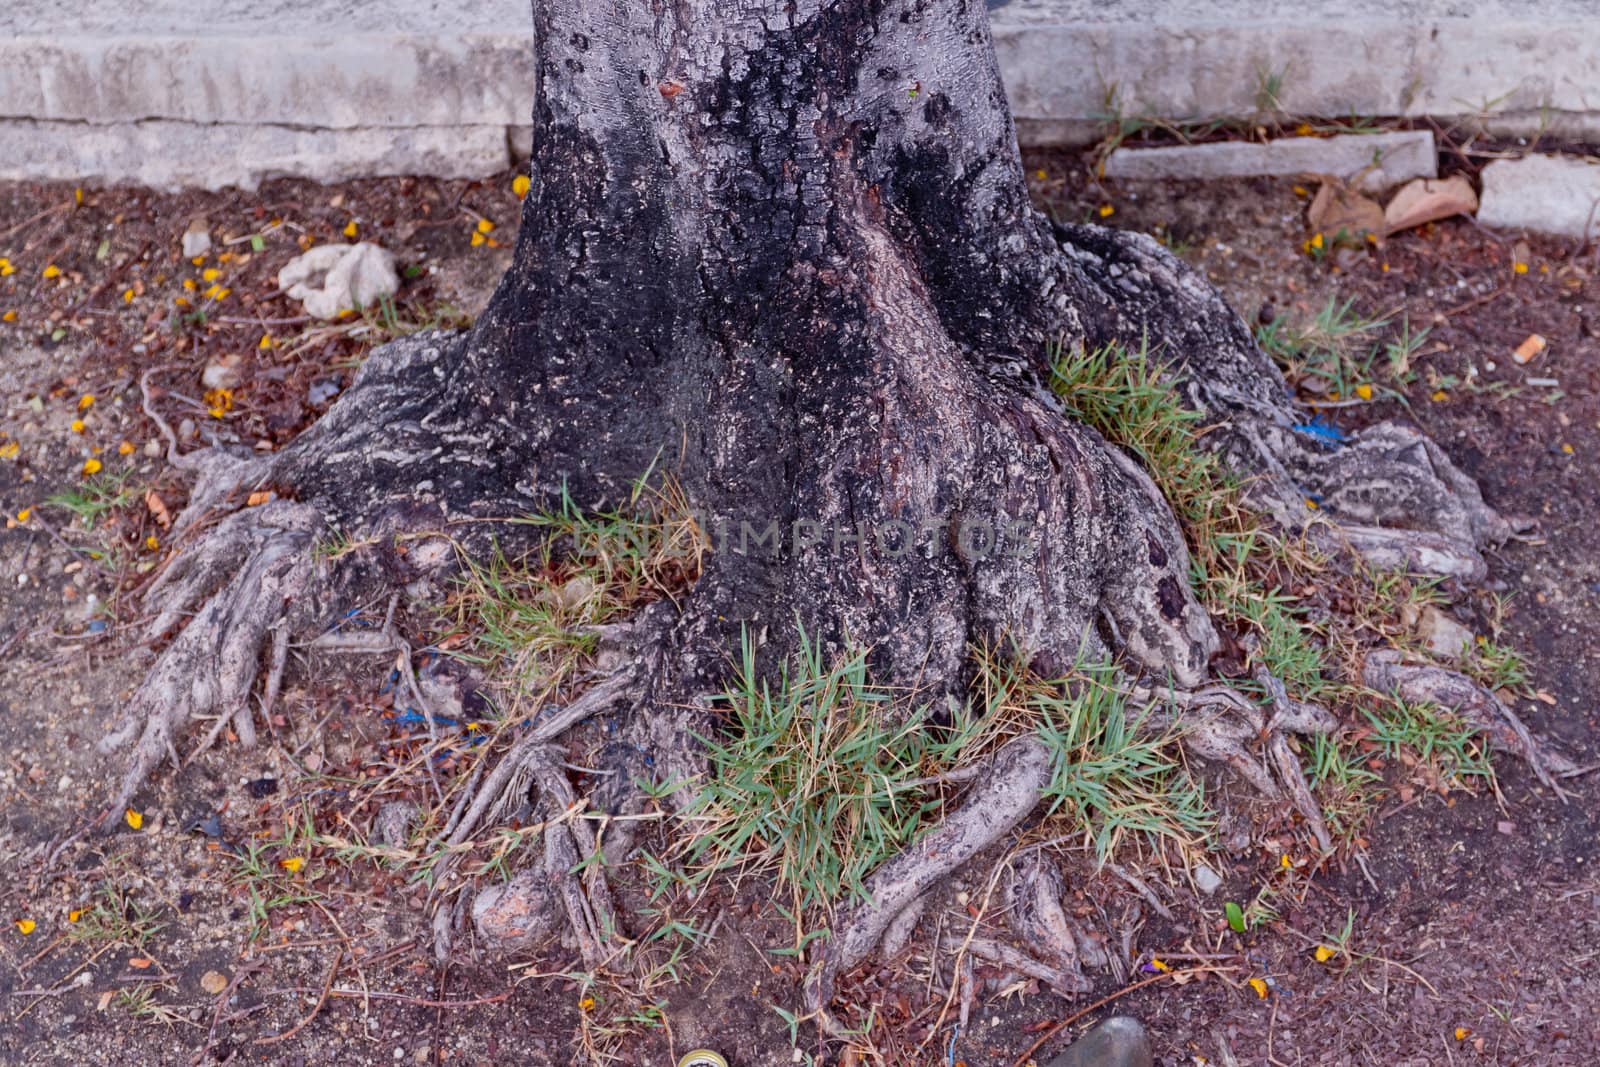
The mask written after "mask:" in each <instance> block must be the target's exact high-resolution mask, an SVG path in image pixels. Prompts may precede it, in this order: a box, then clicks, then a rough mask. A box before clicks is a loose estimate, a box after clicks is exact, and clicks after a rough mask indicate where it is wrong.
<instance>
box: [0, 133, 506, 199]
mask: <svg viewBox="0 0 1600 1067" xmlns="http://www.w3.org/2000/svg"><path fill="white" fill-rule="evenodd" d="M517 139H518V138H517V136H516V132H515V131H513V130H510V129H508V128H507V127H505V126H499V125H473V126H456V125H451V126H417V127H411V128H407V129H393V128H372V127H368V128H359V129H343V130H314V129H298V128H292V127H287V126H277V125H270V126H269V125H245V124H234V123H194V122H169V121H151V122H129V123H114V124H111V125H105V126H97V125H90V124H88V123H82V122H35V121H31V120H26V119H24V120H16V119H12V120H3V119H0V181H60V182H73V183H75V184H80V185H102V184H112V183H131V184H135V185H146V186H150V187H152V188H168V189H170V188H185V187H198V188H203V189H222V188H225V187H228V186H236V187H238V188H241V189H254V188H256V187H257V186H258V185H259V184H260V183H261V182H262V181H265V180H266V179H268V178H275V177H309V178H314V179H316V180H318V181H344V180H347V179H353V178H373V177H383V176H388V175H402V174H413V175H427V176H431V177H438V178H482V177H485V176H487V175H490V174H494V173H497V172H499V171H503V170H505V169H506V168H507V167H509V166H510V165H511V161H512V159H513V158H514V157H513V154H512V143H513V141H515V140H517Z"/></svg>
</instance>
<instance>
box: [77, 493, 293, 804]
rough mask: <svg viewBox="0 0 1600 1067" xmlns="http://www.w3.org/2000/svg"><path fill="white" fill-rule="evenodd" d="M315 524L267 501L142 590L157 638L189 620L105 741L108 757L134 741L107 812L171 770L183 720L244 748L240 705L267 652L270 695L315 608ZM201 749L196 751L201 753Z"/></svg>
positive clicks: (250, 723) (211, 534) (246, 710)
mask: <svg viewBox="0 0 1600 1067" xmlns="http://www.w3.org/2000/svg"><path fill="white" fill-rule="evenodd" d="M322 525H323V516H322V514H321V513H320V512H319V511H318V510H317V509H316V508H313V507H310V506H308V505H304V504H297V503H291V502H288V501H272V502H269V503H267V504H265V505H262V506H261V507H258V508H251V509H249V510H247V511H241V512H238V513H235V514H234V515H231V516H229V517H228V518H227V519H224V520H223V521H222V522H221V523H220V524H219V525H218V526H217V527H216V528H215V529H213V530H210V531H207V533H206V535H205V537H204V539H203V540H202V541H201V542H200V543H199V544H198V545H197V546H196V547H194V548H192V549H190V550H188V551H186V552H184V553H182V554H180V555H179V556H178V557H177V558H176V559H175V560H173V561H172V563H171V564H170V565H169V566H168V569H167V571H166V572H165V574H163V575H162V577H161V579H160V581H158V582H157V583H155V584H154V585H153V586H152V588H151V591H150V594H149V595H150V597H151V598H152V599H154V598H159V602H160V603H161V604H162V610H161V611H160V612H159V613H158V614H157V615H156V617H155V619H154V621H153V622H152V623H151V625H150V630H149V634H150V637H152V638H158V637H160V636H161V635H163V634H165V633H166V632H167V631H168V630H170V629H171V628H172V627H173V626H174V625H176V624H177V623H178V622H179V621H180V620H181V619H182V618H183V617H184V616H185V615H186V614H188V613H189V612H191V611H193V612H194V614H193V617H192V618H190V619H189V620H188V623H187V625H185V626H184V628H183V631H182V632H181V633H180V634H179V635H178V637H177V638H176V639H175V640H174V641H173V642H172V644H170V645H169V646H168V647H167V648H166V649H165V650H164V651H162V652H161V654H160V656H159V657H158V659H157V660H156V663H155V666H154V667H152V668H151V670H150V673H149V674H148V675H147V676H146V678H145V680H144V681H143V683H141V684H140V686H139V687H138V689H137V690H136V691H135V692H134V695H133V699H132V700H131V701H129V703H128V705H127V707H126V708H125V709H124V711H123V716H124V718H123V722H122V724H121V726H120V727H119V728H118V729H117V730H116V731H115V732H114V733H113V734H111V735H110V736H108V737H107V738H106V739H105V741H103V742H102V744H101V748H102V750H103V751H111V750H113V749H115V748H118V747H120V746H122V745H125V744H127V743H128V742H129V741H131V740H133V738H134V737H135V736H137V737H138V741H137V744H136V745H135V747H134V751H133V756H132V759H131V760H130V761H129V764H128V767H127V770H126V772H125V773H124V775H123V778H122V783H121V786H120V787H119V789H118V792H117V795H116V798H115V801H114V803H113V805H112V807H111V809H110V810H111V811H113V812H115V811H119V810H121V809H123V808H125V807H127V806H128V804H129V802H130V801H131V800H132V798H133V794H134V792H135V791H136V790H137V789H138V788H139V787H140V786H141V785H142V784H143V783H144V780H145V778H146V777H147V776H148V775H149V774H150V772H151V771H153V770H154V769H155V768H156V767H157V766H158V765H159V764H160V763H161V761H162V759H163V758H170V759H171V760H172V762H173V765H174V766H175V767H176V766H179V765H181V762H182V761H181V760H180V759H179V756H178V748H177V746H178V738H179V736H180V734H181V732H182V730H183V727H184V726H185V724H187V723H188V722H189V721H190V720H191V719H194V718H197V717H200V716H204V715H215V716H216V717H217V723H216V726H215V727H214V729H213V731H212V735H211V736H212V737H215V736H216V735H217V734H219V733H221V731H222V730H223V729H225V728H226V727H227V726H229V725H232V726H233V728H234V729H235V731H236V732H237V734H238V736H239V739H240V741H241V742H242V743H244V744H245V745H247V746H248V745H250V744H252V743H253V742H254V740H255V736H256V732H255V726H254V719H253V716H252V714H251V711H250V706H249V698H250V693H251V690H252V688H253V687H254V685H255V682H256V679H257V676H258V675H259V673H260V668H261V651H262V649H263V647H267V646H270V647H271V648H272V650H273V652H272V655H271V658H270V660H269V677H268V679H267V685H266V689H267V692H268V693H269V694H275V693H276V692H277V688H278V684H279V676H280V674H281V672H282V669H283V665H284V661H285V659H286V656H287V644H286V642H287V633H288V631H287V629H286V627H287V628H293V627H296V626H299V625H303V624H304V622H305V620H306V618H307V616H308V612H309V610H310V609H311V605H312V604H313V602H314V601H315V599H316V598H315V596H314V593H315V592H316V588H317V582H316V581H315V578H316V566H315V560H314V555H313V551H312V548H313V544H314V542H315V539H316V536H317V534H318V532H319V531H320V530H321V529H322ZM202 747H203V746H202Z"/></svg>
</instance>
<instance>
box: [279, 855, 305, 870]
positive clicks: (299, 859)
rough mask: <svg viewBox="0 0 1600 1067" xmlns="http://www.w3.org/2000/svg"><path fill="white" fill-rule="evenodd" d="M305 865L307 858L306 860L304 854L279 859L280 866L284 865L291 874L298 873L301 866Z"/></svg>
mask: <svg viewBox="0 0 1600 1067" xmlns="http://www.w3.org/2000/svg"><path fill="white" fill-rule="evenodd" d="M305 865H306V860H305V857H304V856H290V857H289V858H288V859H286V860H279V861H278V866H279V867H282V868H283V869H284V870H286V871H288V872H289V873H290V874H295V873H297V872H298V871H299V870H300V868H301V867H304V866H305Z"/></svg>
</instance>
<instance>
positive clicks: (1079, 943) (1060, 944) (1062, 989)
mask: <svg viewBox="0 0 1600 1067" xmlns="http://www.w3.org/2000/svg"><path fill="white" fill-rule="evenodd" d="M1066 889H1067V887H1066V883H1065V882H1064V881H1063V880H1062V877H1061V870H1060V868H1059V867H1057V866H1056V864H1055V863H1053V862H1051V860H1050V858H1049V857H1048V856H1046V855H1045V854H1044V853H1043V852H1042V850H1039V849H1034V850H1032V851H1029V852H1028V853H1027V854H1026V855H1024V856H1022V857H1021V858H1019V859H1018V861H1017V864H1016V866H1015V867H1014V868H1013V869H1012V872H1011V881H1010V883H1009V884H1008V885H1007V886H1006V903H1007V905H1008V910H1007V920H1008V922H1009V923H1010V925H1011V929H1012V932H1014V933H1015V934H1016V935H1017V937H1018V939H1019V940H1020V941H1021V942H1022V943H1023V944H1024V945H1026V946H1027V947H1028V951H1029V952H1031V953H1032V954H1033V956H1034V957H1035V958H1037V959H1039V960H1043V961H1044V962H1045V963H1046V964H1048V965H1049V966H1050V968H1051V969H1053V970H1055V971H1058V972H1060V973H1061V974H1063V975H1066V976H1069V980H1068V982H1067V983H1066V984H1058V983H1055V982H1052V983H1051V984H1052V985H1055V987H1056V991H1057V992H1059V993H1085V992H1088V990H1089V988H1090V983H1089V981H1088V980H1087V979H1086V978H1084V976H1083V967H1084V965H1085V964H1087V965H1089V966H1095V965H1096V960H1095V959H1094V957H1095V956H1096V955H1098V957H1099V959H1098V964H1099V965H1103V964H1104V963H1105V956H1104V953H1098V952H1097V951H1096V950H1095V949H1094V948H1093V947H1092V946H1090V945H1089V944H1088V942H1087V940H1086V939H1085V938H1083V937H1082V934H1081V931H1079V930H1078V929H1077V924H1076V923H1075V922H1073V921H1072V917H1071V916H1069V915H1068V914H1067V911H1066V909H1065V908H1064V907H1062V904H1061V900H1062V897H1063V896H1064V895H1065V894H1066ZM974 951H977V950H976V949H974ZM979 954H980V955H981V954H982V953H979ZM1086 957H1088V958H1086ZM1019 969H1020V968H1019ZM1024 973H1031V972H1026V971H1025V972H1024Z"/></svg>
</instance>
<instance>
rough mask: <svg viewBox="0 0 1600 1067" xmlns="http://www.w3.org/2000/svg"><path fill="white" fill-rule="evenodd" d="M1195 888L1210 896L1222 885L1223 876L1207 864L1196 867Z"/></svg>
mask: <svg viewBox="0 0 1600 1067" xmlns="http://www.w3.org/2000/svg"><path fill="white" fill-rule="evenodd" d="M1194 884H1195V888H1196V889H1198V890H1200V892H1202V893H1204V894H1205V895H1206V896H1210V895H1211V894H1212V893H1215V892H1216V891H1217V890H1218V889H1220V888H1221V887H1222V876H1221V875H1219V874H1217V872H1216V871H1213V870H1212V869H1211V868H1210V867H1207V866H1206V865H1205V864H1203V863H1202V864H1201V865H1200V866H1198V867H1196V868H1195V869H1194Z"/></svg>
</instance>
